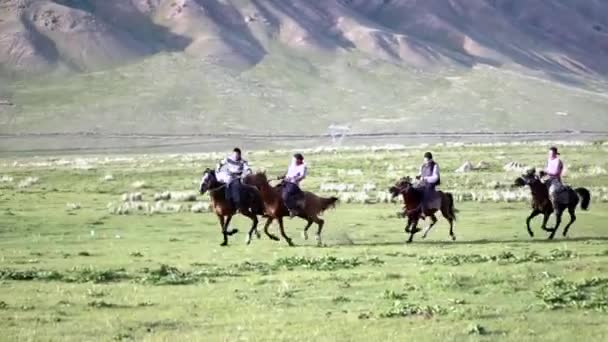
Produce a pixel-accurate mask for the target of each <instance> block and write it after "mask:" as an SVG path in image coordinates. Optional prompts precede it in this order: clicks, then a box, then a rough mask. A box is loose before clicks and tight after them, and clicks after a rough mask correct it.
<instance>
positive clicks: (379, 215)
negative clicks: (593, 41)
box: [0, 144, 608, 341]
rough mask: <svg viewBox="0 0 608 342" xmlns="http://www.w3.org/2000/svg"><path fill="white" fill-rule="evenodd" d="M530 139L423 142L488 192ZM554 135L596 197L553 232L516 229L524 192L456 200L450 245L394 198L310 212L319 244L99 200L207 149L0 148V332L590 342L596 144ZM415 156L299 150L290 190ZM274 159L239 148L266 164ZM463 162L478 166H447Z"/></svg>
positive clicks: (181, 179)
mask: <svg viewBox="0 0 608 342" xmlns="http://www.w3.org/2000/svg"><path fill="white" fill-rule="evenodd" d="M545 148H546V146H544V145H542V144H522V145H518V146H510V145H504V146H487V147H486V146H437V147H432V148H431V147H427V148H425V149H431V150H433V152H434V153H435V155H436V156H437V160H438V161H439V162H440V163H441V166H442V169H443V170H444V171H443V175H442V182H443V183H444V186H443V188H444V189H446V190H459V191H465V190H466V191H471V192H484V191H486V192H487V191H499V190H500V191H503V190H504V191H508V190H509V189H508V184H510V182H511V181H512V180H513V179H514V178H515V177H516V176H517V172H506V171H504V170H502V166H503V165H504V164H506V163H507V162H509V161H514V160H516V161H519V162H521V163H525V164H529V165H542V164H543V160H544V158H545ZM560 149H561V150H562V155H563V157H564V159H565V160H566V161H567V163H568V165H569V169H568V172H569V173H568V178H567V181H568V182H569V183H571V184H573V185H576V186H585V187H588V188H590V189H592V193H593V194H594V196H595V194H600V195H599V197H596V198H594V200H593V202H592V205H591V209H590V211H588V212H583V211H580V210H579V212H578V221H577V222H576V224H575V225H574V227H573V228H572V229H571V230H570V235H569V237H568V238H566V239H565V238H563V237H562V236H561V234H558V237H557V239H556V240H554V241H547V240H546V236H547V234H546V233H545V232H542V231H540V230H539V229H538V227H539V225H540V222H539V220H536V221H535V222H534V224H535V227H536V229H535V232H536V236H535V237H534V238H530V237H529V236H528V234H527V232H526V230H525V225H524V220H525V217H526V216H527V214H528V213H529V204H528V203H526V202H523V201H513V202H510V201H509V202H507V201H495V202H494V201H485V200H484V201H482V202H478V201H463V202H458V203H457V208H458V209H459V210H460V212H459V214H458V215H459V220H458V222H457V224H456V228H455V232H456V236H457V241H455V242H452V241H450V240H449V237H448V231H447V224H446V223H445V221H444V220H441V221H440V223H438V225H437V226H436V228H435V229H434V230H433V231H432V232H431V233H430V236H429V237H428V238H427V239H426V240H424V241H423V240H421V239H420V236H419V235H417V236H416V239H415V240H414V243H413V244H408V245H406V244H405V243H404V242H405V240H406V236H405V235H404V233H403V226H404V224H405V222H404V220H403V219H398V218H396V217H395V212H396V211H397V210H398V208H399V204H396V203H384V204H358V203H350V204H348V203H341V204H339V205H338V207H337V208H336V209H335V210H332V211H329V212H327V213H326V215H325V216H324V217H325V219H326V222H327V224H326V228H325V229H324V232H323V237H324V246H323V247H316V245H315V242H314V239H313V240H312V241H304V240H303V239H302V238H301V236H300V234H301V230H302V228H303V226H304V222H303V221H301V220H298V219H293V220H288V222H287V234H288V235H290V236H291V237H292V238H294V242H295V243H296V244H297V246H296V247H288V246H287V245H286V243H285V242H284V241H281V242H273V241H270V240H269V239H267V238H266V237H264V236H262V239H260V240H254V241H253V242H252V244H251V245H249V246H246V245H245V236H246V234H245V231H246V230H247V225H248V222H247V221H246V220H245V219H243V218H240V217H239V218H237V219H236V221H235V224H234V225H235V226H236V227H237V228H239V229H240V231H241V232H240V233H239V234H237V235H235V236H234V237H233V238H232V239H231V240H230V246H229V247H220V246H219V243H220V242H221V235H220V230H219V227H218V225H217V220H216V218H215V217H214V216H213V215H212V214H210V213H191V212H189V211H184V212H178V213H145V212H137V211H132V212H130V213H129V214H128V215H116V214H113V213H112V212H111V211H112V210H109V209H108V206H109V207H111V208H114V207H116V206H118V205H120V202H121V195H122V194H123V193H125V192H141V193H142V194H143V201H146V202H153V200H152V196H153V195H154V194H155V193H157V192H162V191H165V190H170V191H187V190H192V189H196V186H197V184H196V183H197V181H198V178H199V177H200V173H201V172H202V170H203V169H204V168H205V167H207V166H212V165H213V164H214V162H215V160H216V159H218V158H219V157H220V156H221V154H214V155H212V154H201V155H147V156H143V155H127V156H109V155H107V156H87V157H65V158H33V157H32V158H12V159H9V158H5V159H0V177H1V178H0V317H2V319H0V331H2V334H1V335H0V340H6V341H21V340H24V341H28V340H35V341H38V340H40V341H47V340H61V341H89V340H90V341H97V340H99V341H109V340H138V341H139V340H146V341H164V340H167V341H169V340H172V341H176V340H177V341H184V340H199V341H269V340H272V341H276V340H285V341H311V340H314V341H382V340H385V341H405V340H415V341H426V340H429V341H430V340H436V341H448V340H471V341H477V340H488V341H490V340H505V341H556V340H559V341H572V340H580V341H605V340H606V339H607V338H608V316H607V315H606V313H607V312H608V231H607V229H606V223H605V222H606V220H608V210H607V209H608V204H606V203H604V202H602V198H601V196H602V194H605V188H603V186H605V184H607V183H608V175H607V174H606V168H608V160H607V159H606V158H605V156H606V152H608V151H607V149H608V147H607V146H606V145H602V144H585V145H580V146H578V145H568V146H560ZM422 152H423V149H422V148H411V149H399V150H395V151H387V150H383V149H377V150H372V149H362V150H358V151H357V150H338V151H334V152H327V151H322V152H318V153H313V152H307V153H306V157H307V161H308V163H309V165H310V167H311V170H312V173H311V175H310V177H309V179H308V180H306V182H305V184H304V187H305V188H306V189H309V190H311V191H319V187H320V185H321V184H325V183H329V182H342V183H347V184H352V185H353V186H354V187H355V190H356V191H359V190H360V188H361V186H362V185H363V184H366V183H370V182H371V183H374V184H375V185H376V187H377V188H378V189H380V190H382V189H385V188H387V187H388V186H389V185H391V184H392V182H393V181H394V180H396V178H397V177H398V176H399V175H408V174H409V175H411V174H413V173H414V171H413V170H414V169H415V167H416V166H417V165H418V163H419V160H420V159H421V158H420V156H421V153H422ZM289 155H290V152H287V151H282V152H281V151H278V152H273V153H262V152H257V153H251V154H248V155H247V158H248V159H249V160H250V161H251V162H252V164H253V165H254V166H255V167H256V168H261V167H264V168H266V169H267V172H269V173H270V174H273V175H274V174H278V173H279V171H280V170H282V169H283V168H284V166H286V165H285V164H286V163H287V162H288V161H289ZM464 160H471V161H472V162H473V163H474V164H475V163H477V162H478V161H480V160H484V161H485V162H486V163H488V164H489V168H488V169H487V170H484V171H474V172H471V173H464V174H457V173H454V172H452V171H453V170H454V169H456V168H457V167H458V166H459V165H460V164H462V162H463V161H464ZM356 170H359V171H356ZM109 175H112V177H109ZM106 176H108V177H106ZM28 177H31V178H30V179H29V180H27V179H28ZM34 178H37V180H36V179H34ZM110 178H112V180H110ZM24 180H26V181H24ZM134 182H145V184H141V183H140V184H137V185H138V187H139V189H133V187H132V185H133V183H134ZM496 189H499V190H496ZM198 200H199V201H205V200H207V197H206V196H199V199H198ZM190 204H191V203H190ZM181 205H182V206H183V207H184V208H185V207H186V206H187V205H189V204H188V203H181ZM551 222H552V221H551ZM550 225H551V223H550ZM313 228H314V227H313ZM272 229H273V230H274V231H275V232H276V229H277V227H276V226H273V228H272ZM313 232H314V231H313ZM311 235H312V234H311Z"/></svg>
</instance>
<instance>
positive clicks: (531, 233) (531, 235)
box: [526, 209, 540, 237]
mask: <svg viewBox="0 0 608 342" xmlns="http://www.w3.org/2000/svg"><path fill="white" fill-rule="evenodd" d="M539 214H540V210H537V209H534V210H533V211H532V213H530V216H528V218H527V219H526V228H528V234H530V237H534V233H533V232H532V228H530V221H532V219H533V218H535V217H536V216H538V215H539Z"/></svg>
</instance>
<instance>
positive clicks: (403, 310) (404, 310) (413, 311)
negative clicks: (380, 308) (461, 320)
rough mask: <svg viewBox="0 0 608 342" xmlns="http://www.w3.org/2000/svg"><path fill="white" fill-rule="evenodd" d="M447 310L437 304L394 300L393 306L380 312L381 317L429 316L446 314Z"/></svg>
mask: <svg viewBox="0 0 608 342" xmlns="http://www.w3.org/2000/svg"><path fill="white" fill-rule="evenodd" d="M447 312H448V311H447V310H446V309H445V308H443V307H441V306H438V305H432V306H430V305H422V306H421V305H416V304H410V303H402V302H401V301H396V302H395V303H394V305H393V307H392V308H391V309H389V310H387V311H386V312H383V313H381V314H380V317H381V318H395V317H409V316H424V317H426V318H431V317H433V316H437V315H445V314H447Z"/></svg>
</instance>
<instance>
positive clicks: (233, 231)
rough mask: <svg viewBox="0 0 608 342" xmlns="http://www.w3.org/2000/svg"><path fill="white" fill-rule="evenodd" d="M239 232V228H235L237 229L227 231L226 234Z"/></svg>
mask: <svg viewBox="0 0 608 342" xmlns="http://www.w3.org/2000/svg"><path fill="white" fill-rule="evenodd" d="M238 232H239V230H238V229H236V228H235V229H232V230H229V231H227V232H226V234H228V235H234V234H236V233H238Z"/></svg>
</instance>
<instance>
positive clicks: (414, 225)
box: [406, 217, 420, 243]
mask: <svg viewBox="0 0 608 342" xmlns="http://www.w3.org/2000/svg"><path fill="white" fill-rule="evenodd" d="M418 220H419V218H418V217H416V218H415V219H413V220H412V227H411V228H410V238H409V239H408V240H407V241H406V243H411V242H412V241H413V240H414V234H416V233H418V232H419V231H420V229H419V228H418Z"/></svg>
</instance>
